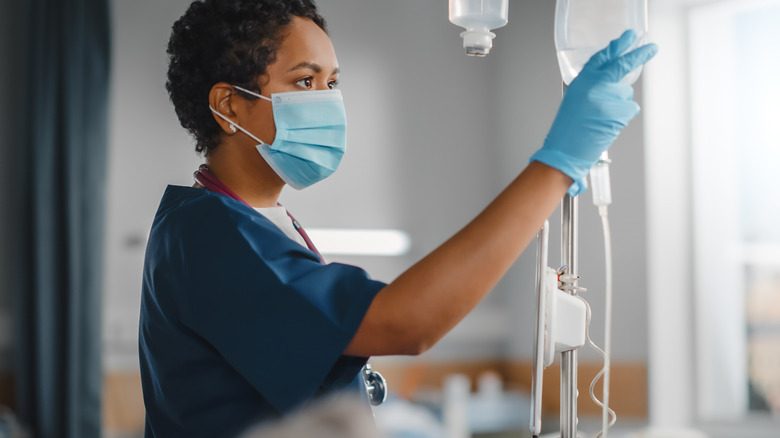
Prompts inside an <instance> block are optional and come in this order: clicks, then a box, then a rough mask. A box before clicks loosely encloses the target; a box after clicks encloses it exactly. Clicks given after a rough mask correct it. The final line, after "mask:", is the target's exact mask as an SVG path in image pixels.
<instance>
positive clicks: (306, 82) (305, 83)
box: [295, 77, 311, 88]
mask: <svg viewBox="0 0 780 438" xmlns="http://www.w3.org/2000/svg"><path fill="white" fill-rule="evenodd" d="M295 84H296V85H298V86H299V87H301V88H311V77H307V78H303V79H301V80H299V81H298V82H296V83H295Z"/></svg>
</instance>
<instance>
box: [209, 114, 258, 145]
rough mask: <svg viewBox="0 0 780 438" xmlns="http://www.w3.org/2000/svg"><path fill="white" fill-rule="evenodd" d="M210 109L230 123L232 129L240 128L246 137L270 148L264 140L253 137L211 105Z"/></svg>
mask: <svg viewBox="0 0 780 438" xmlns="http://www.w3.org/2000/svg"><path fill="white" fill-rule="evenodd" d="M209 109H210V110H211V112H212V113H214V114H216V115H217V116H219V117H220V118H221V119H222V120H224V121H226V122H228V123H230V126H231V129H232V128H238V129H240V130H241V132H243V133H244V134H246V135H248V136H250V137H252V139H254V140H255V141H257V142H258V143H260V144H262V145H265V146H269V145H268V143H266V142H264V141H263V140H260V139H259V138H257V137H255V136H254V135H252V134H251V133H250V132H249V131H247V130H246V129H244V128H242V127H241V125H239V124H237V123H235V122H233V121H232V120H230V119H228V118H227V117H225V116H224V115H222V113H220V112H219V111H217V110H215V109H214V108H212V107H211V105H209ZM234 132H235V131H234Z"/></svg>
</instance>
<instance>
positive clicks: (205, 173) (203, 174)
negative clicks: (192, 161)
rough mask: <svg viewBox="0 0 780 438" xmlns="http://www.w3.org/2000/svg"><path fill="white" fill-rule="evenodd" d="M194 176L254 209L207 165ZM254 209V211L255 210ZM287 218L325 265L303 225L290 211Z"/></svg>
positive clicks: (214, 189) (213, 188)
mask: <svg viewBox="0 0 780 438" xmlns="http://www.w3.org/2000/svg"><path fill="white" fill-rule="evenodd" d="M193 176H194V177H195V182H197V183H198V184H200V185H202V186H203V187H204V188H205V189H206V190H209V191H212V192H216V193H221V194H223V195H225V196H230V197H231V198H233V199H235V200H236V201H241V202H243V203H244V204H246V205H247V206H248V207H250V208H252V206H251V205H249V203H247V202H246V201H244V200H243V199H241V197H240V196H238V195H237V194H236V192H234V191H232V190H230V188H229V187H228V186H226V185H225V184H223V183H222V181H220V180H219V179H218V178H217V177H216V176H214V174H213V173H211V171H209V168H208V166H206V165H205V164H201V165H200V167H199V168H198V170H196V171H195V174H194V175H193ZM276 205H278V206H281V205H282V204H279V203H278V202H277V203H276ZM252 209H253V210H254V208H252ZM287 216H289V217H290V220H291V221H292V223H293V227H295V231H297V232H298V233H299V234H300V235H301V237H303V240H304V242H306V246H308V247H309V249H310V250H312V252H314V253H315V254H317V257H319V258H320V261H321V262H322V263H325V259H323V258H322V254H320V252H319V251H317V247H315V246H314V243H313V242H312V241H311V239H310V238H309V235H308V234H306V231H305V230H304V229H303V227H302V226H301V224H299V223H298V221H297V220H295V218H294V217H293V215H291V214H290V212H289V211H288V212H287Z"/></svg>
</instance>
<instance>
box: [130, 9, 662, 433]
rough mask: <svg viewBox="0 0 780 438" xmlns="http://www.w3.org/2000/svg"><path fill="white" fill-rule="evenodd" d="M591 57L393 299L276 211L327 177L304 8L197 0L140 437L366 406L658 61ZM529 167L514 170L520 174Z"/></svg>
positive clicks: (641, 54)
mask: <svg viewBox="0 0 780 438" xmlns="http://www.w3.org/2000/svg"><path fill="white" fill-rule="evenodd" d="M633 39H634V35H633V34H631V33H630V32H627V33H626V34H624V35H623V36H622V37H620V38H619V39H618V40H615V41H613V42H612V43H611V44H610V46H609V47H607V48H606V49H604V50H603V51H602V52H600V53H598V54H597V55H595V56H594V57H593V58H592V59H591V61H590V62H589V64H588V65H587V66H586V67H585V68H584V70H583V71H582V73H581V74H580V76H579V77H578V78H577V79H575V80H574V81H573V82H572V84H571V85H570V87H569V88H568V90H567V91H566V94H565V96H564V99H563V100H562V103H561V107H560V109H559V111H558V114H557V116H556V118H555V120H554V122H553V124H552V127H551V129H550V132H549V134H548V136H547V138H546V139H545V142H544V145H543V146H542V148H541V149H540V150H539V151H538V152H537V153H536V154H534V156H533V157H532V160H531V163H530V164H529V165H528V166H527V167H526V168H525V169H524V170H522V172H520V173H519V175H518V177H517V178H516V179H515V180H514V181H513V182H512V183H511V184H510V185H509V186H508V187H507V188H506V189H505V190H504V191H503V192H502V193H501V194H500V195H499V196H498V197H497V198H496V199H495V200H494V201H493V202H492V203H491V204H490V205H489V206H488V207H487V208H486V209H485V210H484V211H482V212H481V213H480V214H479V215H478V216H477V217H476V218H475V219H474V220H473V221H472V222H471V223H469V224H468V225H466V226H465V227H464V228H463V229H462V230H461V231H460V232H458V233H457V234H455V235H454V236H453V237H452V238H450V239H449V240H448V241H447V242H445V243H444V244H442V245H441V246H440V247H439V248H437V249H436V250H435V251H433V252H432V253H431V254H429V255H428V256H426V257H425V258H423V259H422V260H421V261H419V262H418V263H417V264H415V265H414V266H412V267H411V268H410V269H409V270H407V271H406V272H404V273H403V274H402V275H400V276H399V277H398V278H397V279H396V280H394V281H393V282H391V283H390V284H384V283H381V282H378V281H374V280H372V279H371V278H370V277H369V276H368V275H367V274H366V273H365V272H364V271H363V270H361V269H359V268H357V267H353V266H348V265H343V264H337V263H331V264H325V263H323V262H322V260H321V258H320V257H319V255H318V254H317V252H316V249H315V248H314V247H313V246H312V245H311V242H309V241H308V239H307V238H306V236H305V232H303V230H302V229H300V227H299V226H298V225H297V223H296V222H294V220H293V219H291V217H290V216H288V213H287V211H286V210H285V209H284V207H282V206H280V205H279V204H278V199H279V195H280V193H281V191H282V188H283V187H284V186H285V185H290V186H292V187H294V188H296V189H302V188H305V187H307V186H309V185H311V184H313V183H316V182H317V181H319V180H321V179H323V178H325V177H327V176H328V175H330V174H331V173H332V172H333V171H335V170H336V168H337V167H338V164H339V162H340V160H341V157H342V155H343V153H344V146H345V138H346V137H345V123H346V120H345V117H344V109H343V102H342V96H341V94H340V92H339V91H338V90H337V88H336V85H337V84H338V78H339V64H338V60H337V58H336V53H335V50H334V48H333V45H332V44H331V41H330V39H329V38H328V34H327V32H326V27H325V21H324V20H323V19H322V17H321V16H320V15H319V13H318V12H317V9H316V6H315V5H314V4H313V2H312V1H311V0H290V1H279V0H204V1H196V2H194V3H193V4H192V5H191V6H190V8H189V9H188V10H187V12H186V13H185V14H184V15H183V16H182V17H181V18H180V19H179V20H178V21H177V22H176V23H175V24H174V26H173V32H172V35H171V39H170V42H169V45H168V53H169V55H170V66H169V70H168V82H167V89H168V92H169V94H170V98H171V101H172V102H173V105H174V107H175V110H176V114H177V115H178V117H179V120H180V122H181V124H182V126H183V127H184V128H185V129H187V130H188V131H189V132H190V133H191V134H192V135H193V136H194V138H195V139H196V142H197V145H196V151H198V152H200V153H202V154H203V155H204V156H205V165H203V166H201V168H200V169H198V171H197V172H196V173H195V179H196V183H195V184H194V186H193V187H176V186H169V187H168V188H167V189H166V191H165V193H164V195H163V198H162V201H161V202H160V206H159V209H158V211H157V214H156V216H155V219H154V223H153V225H152V230H151V233H150V237H149V242H148V246H147V251H146V261H145V265H144V277H143V296H142V304H141V319H140V333H139V353H140V365H141V376H142V382H143V390H144V401H145V405H146V412H147V417H146V432H145V436H146V437H147V438H151V437H166V438H171V437H233V436H236V435H238V434H240V433H241V432H242V431H243V430H245V429H246V428H247V427H248V426H250V425H253V424H255V423H257V422H258V421H263V420H268V419H273V418H279V417H281V416H284V415H285V414H287V413H290V412H292V411H294V410H296V409H297V408H299V407H302V406H304V405H306V404H307V403H308V402H309V401H311V400H314V399H316V398H318V397H320V396H323V395H326V394H332V393H335V392H340V391H350V390H351V391H356V392H357V393H361V392H364V391H365V387H364V386H363V381H362V377H361V373H360V370H361V368H362V367H363V365H364V364H365V363H366V360H367V358H368V357H369V356H376V355H394V354H403V355H414V354H419V353H421V352H423V351H425V350H427V349H428V348H430V347H431V346H432V345H434V344H435V343H436V342H437V341H438V340H439V339H440V338H441V337H443V336H444V335H445V334H446V333H447V332H448V331H449V330H451V329H452V328H453V327H454V326H455V325H456V324H457V323H458V322H459V321H460V320H461V319H462V318H463V317H465V316H466V314H468V313H469V312H470V311H471V310H472V309H473V308H474V307H475V306H476V305H477V303H479V301H480V300H481V299H482V298H483V297H484V296H485V295H486V294H487V293H488V292H489V291H490V290H491V289H492V288H493V287H494V286H495V285H496V283H497V282H498V281H499V279H500V278H501V277H502V276H503V275H504V273H505V272H506V271H507V270H508V269H509V267H510V266H511V264H512V263H513V262H514V260H515V259H516V258H517V257H518V256H519V255H520V253H521V252H522V251H523V249H524V248H525V247H526V245H527V244H528V243H529V242H530V241H531V240H532V238H533V237H534V235H535V234H536V232H537V230H538V229H539V227H540V226H541V224H542V222H543V221H544V220H545V218H547V217H548V216H549V215H550V214H551V213H552V212H553V210H554V209H555V207H556V206H557V205H558V203H559V202H560V200H561V198H562V196H563V195H564V194H565V193H566V192H567V190H568V191H569V192H570V193H572V194H576V193H579V192H581V191H583V190H584V189H585V177H586V175H587V172H588V169H589V168H590V167H591V165H592V164H593V163H595V161H596V160H597V158H598V156H599V155H600V153H601V152H602V151H604V150H606V149H607V148H608V147H609V146H610V145H611V143H612V142H613V140H614V139H615V138H616V136H617V135H618V133H619V132H620V130H621V128H622V127H623V126H625V125H626V124H627V123H628V122H629V121H630V120H631V119H632V118H633V117H634V116H635V115H636V114H637V113H638V111H639V108H638V106H637V105H636V103H635V102H633V101H632V96H633V94H632V90H631V87H630V86H628V85H624V84H621V83H619V80H620V78H621V77H622V76H623V75H625V74H626V73H628V72H629V71H631V70H633V69H634V68H636V67H638V66H639V65H641V64H643V63H644V62H646V61H647V60H648V59H650V58H651V57H652V56H653V55H654V53H655V51H656V49H655V47H654V46H645V47H642V48H639V49H637V50H635V51H633V52H630V53H628V54H623V55H621V54H622V53H623V52H624V51H625V50H626V49H627V48H628V47H629V46H630V45H631V43H632V42H633ZM520 167H521V166H520V165H518V168H520Z"/></svg>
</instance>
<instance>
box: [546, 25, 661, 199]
mask: <svg viewBox="0 0 780 438" xmlns="http://www.w3.org/2000/svg"><path fill="white" fill-rule="evenodd" d="M635 40H636V33H635V32H634V31H633V30H627V31H626V32H624V33H623V35H621V36H620V37H619V38H618V39H616V40H613V41H612V42H611V43H609V45H608V46H607V47H606V48H604V49H603V50H601V51H600V52H598V53H596V54H595V55H593V56H592V57H591V58H590V60H589V61H588V62H587V64H585V66H584V67H583V68H582V71H581V72H580V74H579V75H578V76H577V77H576V78H575V79H574V80H573V81H572V82H571V85H569V87H567V88H566V91H565V92H564V94H563V100H562V101H561V106H560V107H559V109H558V114H557V115H556V116H555V120H554V121H553V124H552V127H551V128H550V132H549V133H548V134H547V138H545V140H544V145H543V146H542V148H541V149H539V150H538V151H537V152H536V153H535V154H534V155H533V156H532V157H531V161H539V162H541V163H544V164H546V165H548V166H550V167H554V168H556V169H558V170H560V171H561V172H563V173H565V174H566V175H568V176H569V177H570V178H571V179H573V180H574V184H572V185H571V187H569V191H568V193H569V195H571V196H576V195H578V194H580V193H582V192H583V191H585V190H586V189H587V188H588V185H587V181H586V177H587V175H588V171H590V168H591V167H592V166H593V165H594V164H595V163H596V161H597V160H598V158H599V155H601V153H602V152H604V151H606V150H607V149H609V147H610V146H611V145H612V142H613V141H615V139H616V138H617V136H618V134H619V133H620V131H621V129H623V127H624V126H626V125H627V124H628V122H629V121H631V119H633V118H634V116H636V115H637V114H639V105H637V103H636V102H634V101H633V100H632V99H633V97H634V89H633V88H631V85H628V84H624V83H621V82H620V80H621V79H623V77H624V76H625V75H627V74H628V73H630V72H631V71H633V70H634V69H636V68H638V67H639V66H641V65H642V64H644V63H646V62H647V61H649V60H650V59H651V58H652V57H653V56H655V54H656V52H658V46H656V45H655V44H647V45H644V46H642V47H639V48H637V49H635V50H632V51H631V52H629V53H626V54H624V55H621V53H623V52H625V51H626V50H627V49H628V48H629V47H631V44H633V43H634V41H635Z"/></svg>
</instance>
